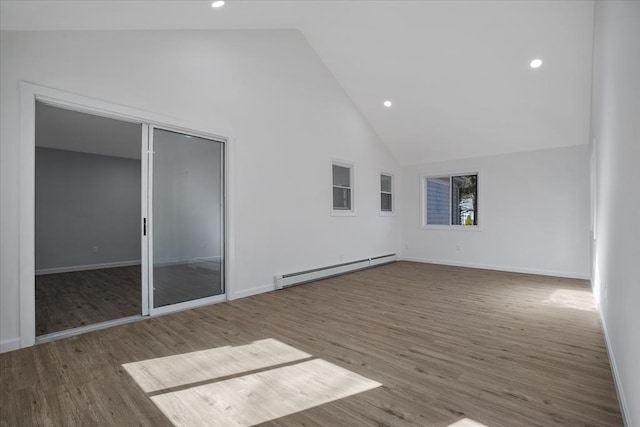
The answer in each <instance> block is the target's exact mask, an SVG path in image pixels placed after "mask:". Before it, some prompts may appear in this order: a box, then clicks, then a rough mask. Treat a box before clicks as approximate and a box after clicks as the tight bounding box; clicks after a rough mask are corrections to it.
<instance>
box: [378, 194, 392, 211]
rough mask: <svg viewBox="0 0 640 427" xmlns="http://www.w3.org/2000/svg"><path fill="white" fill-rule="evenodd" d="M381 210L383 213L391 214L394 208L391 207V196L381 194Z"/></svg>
mask: <svg viewBox="0 0 640 427" xmlns="http://www.w3.org/2000/svg"><path fill="white" fill-rule="evenodd" d="M380 210H381V211H383V212H391V211H392V210H393V206H392V205H391V194H386V193H381V194H380Z"/></svg>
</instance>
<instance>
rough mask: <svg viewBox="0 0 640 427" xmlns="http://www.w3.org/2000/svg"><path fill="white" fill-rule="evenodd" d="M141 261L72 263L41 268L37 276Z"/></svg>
mask: <svg viewBox="0 0 640 427" xmlns="http://www.w3.org/2000/svg"><path fill="white" fill-rule="evenodd" d="M140 263H141V261H140V260H135V261H118V262H105V263H102V264H87V265H71V266H69V267H56V268H41V269H40V270H36V276H41V275H43V274H57V273H71V272H74V271H86V270H101V269H103V268H114V267H129V266H132V265H140Z"/></svg>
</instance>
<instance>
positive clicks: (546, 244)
mask: <svg viewBox="0 0 640 427" xmlns="http://www.w3.org/2000/svg"><path fill="white" fill-rule="evenodd" d="M588 160H589V157H588V147H587V146H586V145H583V146H575V147H567V148H558V149H551V150H540V151H531V152H523V153H515V154H507V155H500V156H492V157H480V158H473V159H465V160H457V161H449V162H442V163H431V164H424V165H414V166H408V167H406V168H404V172H403V175H402V183H403V184H402V185H403V187H402V189H403V191H402V203H403V205H402V212H403V216H402V252H401V253H402V256H403V257H404V258H408V259H412V260H416V261H426V262H434V263H443V264H452V265H463V266H471V267H480V268H490V269H498V270H510V271H522V272H532V273H538V274H551V275H558V276H567V277H581V278H587V277H588V276H589V196H588V182H589V181H588V179H589V172H588ZM477 170H479V171H480V175H479V178H478V182H479V186H480V187H479V190H478V193H479V203H480V206H479V209H478V210H479V212H478V217H479V220H480V223H481V228H482V230H481V231H467V230H465V231H458V230H432V229H421V228H420V200H421V199H420V191H421V190H420V177H421V176H422V175H437V174H447V173H459V172H473V171H477ZM458 247H459V250H458V249H457V248H458Z"/></svg>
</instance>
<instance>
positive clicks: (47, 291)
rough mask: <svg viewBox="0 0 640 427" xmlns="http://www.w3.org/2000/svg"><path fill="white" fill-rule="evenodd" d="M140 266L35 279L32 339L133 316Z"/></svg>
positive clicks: (138, 309)
mask: <svg viewBox="0 0 640 427" xmlns="http://www.w3.org/2000/svg"><path fill="white" fill-rule="evenodd" d="M140 276H141V275H140V266H139V265H137V266H129V267H116V268H103V269H99V270H86V271H74V272H69V273H58V274H45V275H41V276H36V335H37V336H40V335H45V334H50V333H52V332H58V331H64V330H67V329H72V328H78V327H80V326H85V325H92V324H94V323H99V322H106V321H108V320H114V319H120V318H123V317H128V316H135V315H139V314H141V313H142V309H141V307H140V280H141V278H140Z"/></svg>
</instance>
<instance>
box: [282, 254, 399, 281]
mask: <svg viewBox="0 0 640 427" xmlns="http://www.w3.org/2000/svg"><path fill="white" fill-rule="evenodd" d="M396 259H397V256H396V254H389V255H382V256H377V257H373V258H367V259H362V260H358V261H351V262H347V263H344V264H336V265H331V266H327V267H321V268H314V269H311V270H305V271H300V272H297V273H290V274H283V275H279V276H276V279H275V282H276V289H282V288H286V287H289V286H293V285H299V284H301V283H306V282H312V281H314V280H319V279H323V278H326V277H331V276H337V275H339V274H344V273H349V272H351V271H355V270H362V269H364V268H369V267H373V266H376V265H381V264H387V263H390V262H394V261H396Z"/></svg>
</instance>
